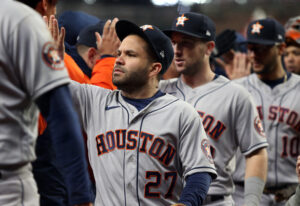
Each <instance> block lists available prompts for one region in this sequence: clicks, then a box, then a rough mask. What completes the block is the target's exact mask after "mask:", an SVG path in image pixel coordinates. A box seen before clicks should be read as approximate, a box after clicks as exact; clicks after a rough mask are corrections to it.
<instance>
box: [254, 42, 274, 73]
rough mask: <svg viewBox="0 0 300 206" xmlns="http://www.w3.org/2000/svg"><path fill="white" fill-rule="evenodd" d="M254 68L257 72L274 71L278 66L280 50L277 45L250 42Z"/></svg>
mask: <svg viewBox="0 0 300 206" xmlns="http://www.w3.org/2000/svg"><path fill="white" fill-rule="evenodd" d="M248 54H249V59H250V62H251V63H252V69H253V71H254V72H255V73H257V74H266V73H270V72H272V71H273V70H274V69H275V68H276V66H277V58H278V55H279V51H278V48H277V46H275V45H271V46H270V45H260V44H248Z"/></svg>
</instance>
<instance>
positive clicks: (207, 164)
mask: <svg viewBox="0 0 300 206" xmlns="http://www.w3.org/2000/svg"><path fill="white" fill-rule="evenodd" d="M188 106H190V105H188ZM181 124H182V125H181V126H180V128H181V131H180V133H181V134H180V140H179V156H180V160H181V162H182V169H183V176H184V177H185V178H186V177H187V176H189V175H191V174H194V173H197V172H208V173H210V174H211V176H212V178H213V179H214V178H216V170H215V166H214V161H213V158H212V156H211V150H210V143H209V141H208V139H207V136H206V133H205V131H204V128H203V125H202V122H201V119H200V117H199V115H198V114H197V112H196V111H195V110H194V108H192V106H190V107H187V109H186V111H184V113H183V116H182V123H181Z"/></svg>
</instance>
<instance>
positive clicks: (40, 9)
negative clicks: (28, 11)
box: [35, 0, 47, 16]
mask: <svg viewBox="0 0 300 206" xmlns="http://www.w3.org/2000/svg"><path fill="white" fill-rule="evenodd" d="M46 4H47V2H46V0H41V1H39V2H38V3H37V5H36V7H35V10H36V11H37V12H38V13H40V14H41V15H42V16H47V13H46V11H47V10H46Z"/></svg>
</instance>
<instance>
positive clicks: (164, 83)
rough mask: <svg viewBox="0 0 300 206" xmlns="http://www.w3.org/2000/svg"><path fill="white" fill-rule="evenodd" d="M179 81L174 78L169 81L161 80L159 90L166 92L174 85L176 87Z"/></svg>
mask: <svg viewBox="0 0 300 206" xmlns="http://www.w3.org/2000/svg"><path fill="white" fill-rule="evenodd" d="M177 81H178V78H172V79H167V80H160V81H159V88H160V89H162V90H164V89H166V88H167V87H170V86H172V85H176V84H177Z"/></svg>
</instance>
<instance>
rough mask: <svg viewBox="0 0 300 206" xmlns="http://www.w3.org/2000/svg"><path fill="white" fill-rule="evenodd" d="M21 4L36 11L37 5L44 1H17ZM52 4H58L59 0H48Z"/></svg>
mask: <svg viewBox="0 0 300 206" xmlns="http://www.w3.org/2000/svg"><path fill="white" fill-rule="evenodd" d="M17 1H19V2H22V3H23V4H26V5H27V6H29V7H31V8H33V9H35V8H36V6H37V4H38V3H39V2H40V1H42V0H17ZM47 1H48V2H49V3H50V4H52V3H56V2H57V0H47Z"/></svg>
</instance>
